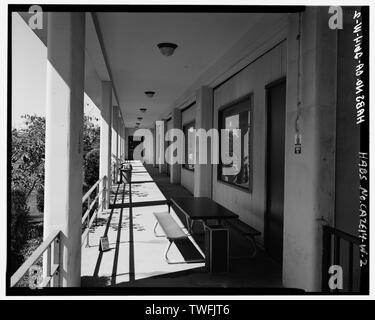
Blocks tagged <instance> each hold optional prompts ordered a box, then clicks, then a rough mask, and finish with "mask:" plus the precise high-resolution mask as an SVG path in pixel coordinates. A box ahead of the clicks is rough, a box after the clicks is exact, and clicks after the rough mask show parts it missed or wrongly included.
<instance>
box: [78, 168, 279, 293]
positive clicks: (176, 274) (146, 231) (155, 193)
mask: <svg viewBox="0 0 375 320" xmlns="http://www.w3.org/2000/svg"><path fill="white" fill-rule="evenodd" d="M132 180H133V183H132V202H133V204H135V203H137V202H142V206H140V207H133V209H132V214H130V213H129V208H113V209H111V210H109V211H108V212H106V213H101V214H100V217H99V218H98V221H97V224H96V226H94V227H93V228H92V230H91V231H90V235H89V243H90V246H89V247H86V246H85V245H84V246H83V247H82V286H83V287H103V286H112V287H197V288H204V287H211V288H212V287H218V288H240V287H241V288H281V268H280V266H278V265H277V264H276V263H275V262H273V261H272V260H271V259H270V258H269V257H268V256H267V255H266V254H265V253H264V252H263V251H261V250H259V253H258V255H257V256H256V257H255V258H254V259H249V258H246V256H247V253H248V249H249V245H248V243H247V241H246V239H245V238H243V237H241V236H239V235H238V234H237V233H235V232H233V231H232V230H230V252H231V260H230V272H228V273H226V274H210V273H208V272H207V271H206V269H205V267H204V263H183V264H168V263H167V262H166V261H165V259H164V252H165V249H166V246H167V244H168V240H166V239H165V238H157V237H155V235H154V232H153V227H154V224H155V218H154V215H153V214H152V212H161V211H167V205H157V206H148V205H147V202H148V201H163V200H166V199H169V198H170V197H171V196H178V197H182V196H183V197H185V196H186V197H192V195H191V194H190V193H189V192H188V191H187V190H186V189H184V188H183V187H181V186H179V185H171V184H170V183H169V177H168V176H167V175H166V174H160V173H159V172H158V170H157V169H155V168H153V167H152V166H147V170H146V168H145V167H144V166H143V165H142V164H141V163H140V162H134V163H133V176H132ZM137 181H138V182H140V181H141V183H137ZM145 181H147V182H145ZM150 181H153V182H150ZM128 191H129V189H128V185H126V187H125V190H124V184H121V185H114V186H113V190H112V194H111V204H112V207H113V205H114V204H116V205H117V206H120V205H121V204H126V203H128V201H129V192H128ZM171 214H172V216H173V217H174V218H175V220H176V221H177V222H178V224H180V226H181V227H184V223H183V222H182V221H184V219H183V217H179V216H178V214H176V213H175V212H174V211H173V210H171ZM202 231H203V228H202V226H200V225H199V224H197V225H196V226H195V233H194V238H193V237H189V241H187V242H186V243H182V244H180V245H179V246H178V247H177V246H175V245H173V246H172V249H171V251H170V255H169V256H170V258H171V259H173V260H174V261H184V259H187V258H192V257H194V258H199V257H201V258H202V255H201V253H202V254H203V251H204V250H203V248H204V236H203V233H202ZM103 235H107V236H108V239H109V247H110V250H109V251H106V252H99V250H98V244H99V239H100V237H101V236H103ZM240 257H242V258H240Z"/></svg>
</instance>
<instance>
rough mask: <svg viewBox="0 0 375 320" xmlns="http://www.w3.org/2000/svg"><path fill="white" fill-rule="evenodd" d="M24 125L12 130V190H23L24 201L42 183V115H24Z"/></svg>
mask: <svg viewBox="0 0 375 320" xmlns="http://www.w3.org/2000/svg"><path fill="white" fill-rule="evenodd" d="M23 118H24V119H25V127H24V128H22V129H13V130H12V158H11V165H12V190H23V191H24V192H25V193H26V202H27V200H28V199H29V197H30V195H31V193H32V191H33V190H34V189H35V188H38V187H40V186H41V185H43V184H44V157H45V128H46V125H45V124H46V121H45V118H44V117H40V116H36V115H25V116H23Z"/></svg>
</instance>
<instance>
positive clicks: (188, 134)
mask: <svg viewBox="0 0 375 320" xmlns="http://www.w3.org/2000/svg"><path fill="white" fill-rule="evenodd" d="M194 127H195V122H190V123H188V124H186V125H184V127H183V130H184V136H185V164H184V168H185V169H188V170H194V162H195V159H194V158H195V131H194Z"/></svg>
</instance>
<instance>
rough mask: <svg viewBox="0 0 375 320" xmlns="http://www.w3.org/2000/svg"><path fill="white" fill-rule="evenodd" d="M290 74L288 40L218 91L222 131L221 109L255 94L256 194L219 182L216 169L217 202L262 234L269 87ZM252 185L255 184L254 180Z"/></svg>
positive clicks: (216, 99)
mask: <svg viewBox="0 0 375 320" xmlns="http://www.w3.org/2000/svg"><path fill="white" fill-rule="evenodd" d="M285 75H286V41H283V42H282V43H281V44H279V45H278V46H276V47H275V48H273V49H272V50H271V51H269V52H267V53H266V54H264V55H263V56H261V57H260V58H259V59H257V60H256V61H255V62H253V63H251V64H250V65H249V66H248V67H246V68H245V69H243V70H242V71H241V72H239V73H238V74H236V75H235V76H234V77H232V78H231V79H229V80H228V81H227V82H225V83H223V84H222V85H220V86H219V87H217V88H216V89H215V90H214V127H215V128H216V129H217V128H218V112H219V109H220V108H221V107H223V106H225V105H227V104H228V103H231V102H232V101H235V100H237V99H239V98H241V97H244V96H246V95H248V94H250V93H251V94H252V96H253V97H252V101H253V109H252V111H253V112H252V120H251V123H252V128H250V130H253V134H252V139H253V141H252V145H253V152H252V155H251V156H252V163H253V165H252V172H250V177H251V179H252V192H250V191H248V190H243V189H240V188H237V187H235V186H233V185H229V184H226V183H225V182H222V181H220V180H218V179H217V165H215V166H214V168H213V175H212V180H213V200H215V201H216V202H218V203H220V204H222V205H223V206H225V207H227V208H228V209H230V210H232V211H234V212H235V213H237V214H238V215H239V216H240V219H241V220H243V221H244V222H246V223H248V224H249V225H251V226H253V227H254V228H256V229H258V230H259V231H261V232H262V236H261V237H260V241H261V242H262V243H263V235H264V216H265V204H266V195H265V190H266V176H265V173H266V112H265V110H266V90H265V86H266V85H267V84H269V83H271V82H272V81H275V80H277V79H280V78H282V77H284V76H285ZM250 183H251V181H250Z"/></svg>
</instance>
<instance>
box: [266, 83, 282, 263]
mask: <svg viewBox="0 0 375 320" xmlns="http://www.w3.org/2000/svg"><path fill="white" fill-rule="evenodd" d="M266 97H267V180H266V183H267V184H266V186H267V187H266V198H267V201H266V221H265V247H266V250H267V252H268V254H269V255H270V256H271V257H272V258H273V259H274V260H275V261H276V262H278V263H280V265H281V264H282V260H283V236H284V164H285V157H284V156H285V104H286V80H285V78H283V79H280V80H278V81H275V82H273V83H271V84H269V85H268V86H267V87H266Z"/></svg>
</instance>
